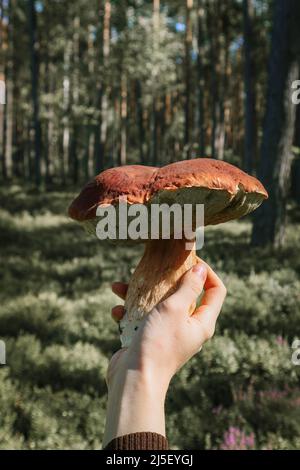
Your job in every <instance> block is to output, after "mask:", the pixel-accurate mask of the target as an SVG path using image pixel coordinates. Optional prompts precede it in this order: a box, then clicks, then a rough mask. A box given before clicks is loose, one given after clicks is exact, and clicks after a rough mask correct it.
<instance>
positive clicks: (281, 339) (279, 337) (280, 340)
mask: <svg viewBox="0 0 300 470" xmlns="http://www.w3.org/2000/svg"><path fill="white" fill-rule="evenodd" d="M276 343H277V344H279V345H280V346H284V345H285V344H286V340H285V339H284V338H283V337H282V336H281V335H278V336H277V337H276Z"/></svg>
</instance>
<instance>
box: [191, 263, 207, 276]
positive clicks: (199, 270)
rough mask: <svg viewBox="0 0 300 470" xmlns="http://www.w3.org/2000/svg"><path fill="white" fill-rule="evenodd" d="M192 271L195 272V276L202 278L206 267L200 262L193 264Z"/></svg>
mask: <svg viewBox="0 0 300 470" xmlns="http://www.w3.org/2000/svg"><path fill="white" fill-rule="evenodd" d="M193 273H195V274H197V276H199V277H201V278H204V277H205V276H206V267H205V266H204V264H201V263H198V264H195V266H194V267H193Z"/></svg>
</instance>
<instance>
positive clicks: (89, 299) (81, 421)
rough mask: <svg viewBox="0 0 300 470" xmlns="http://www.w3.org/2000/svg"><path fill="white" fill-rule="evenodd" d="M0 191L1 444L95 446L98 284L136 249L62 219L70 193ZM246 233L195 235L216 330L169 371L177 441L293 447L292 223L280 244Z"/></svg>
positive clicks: (103, 336) (297, 434) (108, 297)
mask: <svg viewBox="0 0 300 470" xmlns="http://www.w3.org/2000/svg"><path fill="white" fill-rule="evenodd" d="M1 197H2V201H3V203H2V208H1V212H0V227H1V260H2V263H1V270H0V276H1V293H0V298H1V303H0V338H1V339H3V340H5V342H6V348H7V365H6V366H1V368H0V406H1V414H0V447H1V448H2V449H8V448H13V449H66V448H67V449H99V448H100V447H101V439H102V434H103V429H104V420H105V406H106V386H105V373H106V368H107V364H108V359H109V357H110V356H111V355H112V353H113V351H115V350H116V349H117V348H118V347H119V341H118V331H117V327H116V325H115V324H114V323H113V322H112V320H111V319H110V309H111V307H112V306H113V305H114V304H115V303H116V302H118V300H117V298H116V297H115V296H114V295H113V294H112V292H111V290H110V288H109V282H111V281H112V280H115V279H128V277H129V275H130V271H131V270H132V268H133V266H134V265H135V264H136V262H137V259H138V257H139V254H140V250H141V248H140V247H139V248H138V249H135V248H133V247H121V248H116V247H111V248H110V247H109V248H107V247H105V248H104V247H103V246H102V245H101V244H100V243H98V241H97V240H96V239H95V240H93V239H92V238H90V237H88V236H87V235H86V234H85V232H84V231H83V230H82V229H81V228H80V227H77V225H76V224H73V223H71V222H69V221H68V220H67V218H65V216H64V215H62V214H64V211H65V206H66V204H67V203H68V201H69V200H70V199H71V198H72V194H68V193H59V192H55V193H48V194H47V193H40V195H39V197H36V195H35V196H33V195H32V194H31V193H30V192H25V191H24V189H23V190H21V188H18V187H16V186H14V187H11V188H10V189H8V188H6V189H5V193H4V191H3V192H2V194H1ZM291 215H292V216H293V217H295V214H294V213H293V212H291ZM249 231H250V224H249V222H248V221H247V219H246V221H242V222H238V223H236V222H235V223H228V224H226V225H225V226H224V227H222V226H220V227H218V228H209V229H208V230H207V232H206V243H205V246H204V250H203V252H201V253H200V256H202V257H203V258H204V259H206V260H207V261H209V262H210V263H211V264H212V266H213V267H214V269H216V270H217V272H218V273H219V274H220V276H221V277H222V279H224V281H225V284H226V285H227V287H228V296H227V300H226V303H225V305H224V308H223V311H222V313H221V315H220V318H219V322H218V327H217V331H216V335H215V337H214V338H213V339H212V340H211V341H210V342H208V343H207V344H206V345H205V346H204V347H203V350H202V352H201V353H200V354H199V355H198V356H196V357H194V358H193V359H192V360H191V361H190V362H189V363H188V364H187V365H186V366H185V367H184V368H183V369H182V370H181V371H180V372H179V373H178V374H177V376H176V377H175V378H174V379H173V381H172V385H171V388H170V392H169V395H168V399H167V405H166V409H167V429H168V436H169V440H170V442H171V445H172V446H173V447H175V448H199V449H211V448H214V449H218V448H228V446H229V447H230V446H233V448H239V446H240V447H243V446H244V445H247V446H248V447H249V446H250V444H251V446H252V447H251V446H250V447H251V448H259V449H269V448H273V449H287V448H293V449H295V448H297V447H298V448H299V445H300V428H299V423H300V415H299V413H300V401H299V396H300V394H299V378H300V368H299V367H297V366H294V365H293V364H292V362H291V355H292V349H291V342H292V341H293V339H294V337H297V336H298V337H299V335H300V331H299V324H300V322H299V320H300V318H299V312H300V308H299V307H300V301H299V292H300V289H299V287H300V286H299V284H300V283H299V255H298V251H297V245H298V244H299V238H300V231H299V226H296V225H294V224H293V223H290V224H289V226H288V231H287V243H286V248H285V252H284V254H283V253H271V252H269V253H267V252H265V251H256V250H254V251H253V252H252V251H251V250H249V248H248V247H247V240H248V238H249ZM279 260H281V262H280V264H279ZM234 439H235V440H234ZM231 441H233V443H231ZM245 442H246V444H245ZM252 443H253V445H252Z"/></svg>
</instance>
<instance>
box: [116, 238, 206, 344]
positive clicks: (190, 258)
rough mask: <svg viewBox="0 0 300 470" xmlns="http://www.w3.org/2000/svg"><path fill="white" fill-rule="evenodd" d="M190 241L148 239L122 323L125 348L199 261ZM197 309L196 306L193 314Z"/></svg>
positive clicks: (122, 340)
mask: <svg viewBox="0 0 300 470" xmlns="http://www.w3.org/2000/svg"><path fill="white" fill-rule="evenodd" d="M186 243H187V241H186V240H185V239H181V240H175V239H172V240H149V241H147V243H146V245H145V252H144V255H143V257H142V259H141V260H140V262H139V264H138V266H137V268H136V270H135V271H134V273H133V275H132V277H131V279H130V282H129V286H128V292H127V296H126V301H125V310H126V313H125V316H124V317H123V319H122V320H121V322H120V336H121V343H122V347H128V346H129V345H130V343H131V340H132V337H133V335H134V332H135V330H136V329H137V328H138V326H139V324H140V322H141V320H142V318H143V317H145V316H146V315H147V314H148V313H149V312H150V311H151V310H152V309H153V308H154V307H155V306H156V305H157V304H158V303H159V302H161V301H162V300H164V299H165V298H167V297H168V296H169V295H171V294H172V293H173V292H174V291H175V290H176V287H177V285H178V281H179V280H180V278H181V276H182V275H183V274H184V273H185V272H186V271H188V270H189V269H190V268H191V267H192V266H194V265H195V264H196V263H197V255H196V251H195V244H194V245H193V248H192V249H186ZM189 243H190V242H189ZM194 309H195V305H194V306H192V307H191V312H190V313H192V312H193V311H194Z"/></svg>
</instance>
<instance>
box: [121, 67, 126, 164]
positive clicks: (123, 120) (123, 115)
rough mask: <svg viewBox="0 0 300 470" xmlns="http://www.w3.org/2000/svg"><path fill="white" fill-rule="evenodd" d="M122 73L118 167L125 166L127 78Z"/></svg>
mask: <svg viewBox="0 0 300 470" xmlns="http://www.w3.org/2000/svg"><path fill="white" fill-rule="evenodd" d="M125 74H126V72H125V71H124V72H123V74H122V79H121V107H120V110H121V147H120V165H125V164H126V160H127V77H126V75H125Z"/></svg>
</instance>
